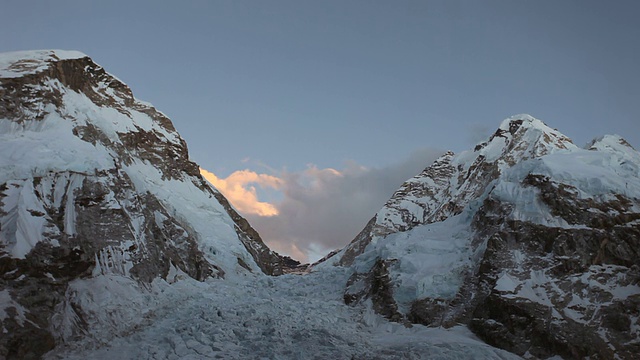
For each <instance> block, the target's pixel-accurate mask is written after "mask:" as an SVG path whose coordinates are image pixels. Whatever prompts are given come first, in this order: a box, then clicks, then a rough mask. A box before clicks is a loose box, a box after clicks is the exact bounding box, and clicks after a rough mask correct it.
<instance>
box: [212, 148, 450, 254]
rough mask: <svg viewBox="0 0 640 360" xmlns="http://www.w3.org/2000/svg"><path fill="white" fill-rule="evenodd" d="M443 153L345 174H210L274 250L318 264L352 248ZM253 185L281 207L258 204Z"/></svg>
mask: <svg viewBox="0 0 640 360" xmlns="http://www.w3.org/2000/svg"><path fill="white" fill-rule="evenodd" d="M441 153H442V151H439V150H434V149H423V150H420V151H416V152H415V153H413V154H412V155H411V156H410V157H409V158H408V159H406V160H405V161H402V162H400V163H397V164H394V165H390V166H386V167H382V168H366V167H363V166H361V165H358V164H356V163H355V162H349V163H347V164H345V167H344V169H341V170H336V169H331V168H325V169H319V168H317V167H316V166H314V165H309V166H308V167H307V169H305V170H304V171H301V172H287V171H281V172H280V173H279V174H276V175H267V174H257V173H255V172H252V171H249V170H242V171H237V172H235V173H233V174H231V175H230V176H229V177H227V178H226V179H218V178H217V177H215V175H213V174H211V173H209V172H206V170H203V175H204V174H205V173H208V174H211V175H213V177H212V176H209V175H205V177H206V178H207V179H208V180H209V181H211V179H210V178H212V179H213V180H214V181H216V182H213V181H211V182H212V183H213V184H214V185H215V186H216V187H217V188H218V189H219V190H220V191H221V192H222V193H223V194H224V195H225V196H226V197H227V198H228V199H229V201H230V202H231V203H232V204H233V205H234V206H235V207H236V208H237V209H238V211H240V212H241V213H242V214H243V215H244V216H245V217H246V218H247V220H249V222H250V223H251V225H252V226H253V227H254V228H255V229H256V230H257V231H258V232H259V233H260V235H261V236H262V238H263V239H264V240H265V242H266V243H267V245H269V247H271V248H272V249H274V250H276V251H278V252H280V253H283V254H287V255H290V256H292V257H293V258H296V259H298V260H301V261H314V260H317V259H318V258H320V257H322V256H324V255H325V254H326V253H327V252H329V251H331V250H334V249H338V248H341V247H343V246H345V245H346V244H347V243H349V242H350V241H351V240H352V239H353V238H354V237H355V236H356V235H357V234H358V232H359V231H360V230H362V228H363V227H364V226H365V225H366V223H367V221H368V220H369V219H370V218H371V217H372V216H373V215H374V214H375V213H376V212H377V211H378V210H379V209H380V208H381V207H382V205H384V203H385V202H386V201H387V200H388V199H389V197H390V196H391V195H392V194H393V192H394V191H395V190H396V189H398V188H399V187H400V185H401V184H402V183H403V182H404V181H405V180H407V179H408V178H410V177H412V176H414V175H416V174H417V173H419V172H420V171H422V170H423V169H424V168H425V167H427V166H429V165H430V164H431V163H432V162H433V161H434V160H435V159H436V157H438V156H439V155H440V154H441ZM251 184H258V185H261V186H266V187H270V188H273V189H277V190H278V191H280V192H282V195H283V199H282V200H281V201H279V202H277V203H267V202H261V201H259V200H258V196H257V192H256V189H255V188H254V187H252V186H251Z"/></svg>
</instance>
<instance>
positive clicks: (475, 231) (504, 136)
mask: <svg viewBox="0 0 640 360" xmlns="http://www.w3.org/2000/svg"><path fill="white" fill-rule="evenodd" d="M329 264H334V265H339V266H347V267H351V268H352V269H353V272H354V274H353V275H352V276H351V278H350V280H349V282H348V284H347V288H346V290H345V294H344V299H345V302H347V303H350V304H353V303H367V302H369V301H370V303H371V304H372V307H373V309H374V310H375V311H377V312H378V313H380V314H382V315H384V316H385V317H387V318H388V319H390V320H393V321H398V322H405V323H418V324H424V325H428V326H444V327H450V326H453V325H456V324H460V323H462V324H466V325H467V326H469V328H470V329H471V330H472V331H474V332H475V333H476V335H478V336H479V337H480V338H481V339H483V340H484V341H486V342H487V343H489V344H491V345H494V346H497V347H501V348H503V349H506V350H509V351H511V352H514V353H516V354H518V355H521V356H524V357H532V358H547V357H551V356H554V355H559V356H561V357H563V358H575V359H581V358H586V357H590V358H591V359H613V358H621V359H632V358H635V357H636V356H637V354H638V353H640V312H639V310H638V309H640V154H639V153H638V152H637V151H635V150H634V149H633V148H632V147H631V146H630V145H629V144H628V143H627V142H626V141H624V139H622V138H620V137H619V136H605V137H602V138H599V139H596V140H594V141H593V142H592V143H591V144H589V145H588V146H587V147H586V148H579V147H577V146H576V145H574V144H573V143H572V141H571V140H570V139H569V138H568V137H566V136H564V135H563V134H561V133H559V132H558V131H557V130H554V129H551V128H549V127H548V126H547V125H545V124H544V123H542V122H541V121H540V120H537V119H535V118H533V117H531V116H528V115H518V116H514V117H512V118H509V119H507V120H505V121H504V122H503V123H502V124H501V125H500V127H499V128H498V130H497V131H496V132H495V133H494V134H493V135H492V136H491V137H490V138H489V139H488V140H487V141H485V142H483V143H480V144H478V145H477V146H476V147H475V149H473V150H472V151H467V152H463V153H460V154H458V155H455V154H453V153H451V152H448V153H446V154H444V155H443V156H442V157H440V158H439V159H438V160H437V161H436V162H435V163H434V164H432V165H431V166H429V167H427V168H426V169H425V170H424V171H423V172H422V173H421V174H419V175H417V176H415V177H414V178H412V179H409V180H408V181H407V182H405V183H404V184H403V185H402V187H401V188H400V189H399V190H398V191H397V192H396V193H395V194H394V195H393V196H392V198H391V199H390V200H389V201H388V202H387V203H386V205H385V206H384V207H383V208H382V209H381V210H380V211H379V212H378V213H377V214H376V215H375V216H374V217H373V219H372V220H371V221H370V222H369V224H368V225H367V226H366V227H365V229H364V230H363V231H362V232H361V233H360V234H359V235H358V236H357V237H356V238H355V239H354V240H353V241H352V242H351V243H350V244H349V245H348V246H347V247H346V248H344V249H343V250H342V251H340V252H339V253H337V254H336V255H334V256H333V257H332V258H330V259H328V260H327V261H326V262H325V263H324V264H323V265H319V267H322V266H328V265H329Z"/></svg>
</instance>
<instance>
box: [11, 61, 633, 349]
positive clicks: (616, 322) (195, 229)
mask: <svg viewBox="0 0 640 360" xmlns="http://www.w3.org/2000/svg"><path fill="white" fill-rule="evenodd" d="M639 178H640V154H638V152H636V151H635V150H634V149H633V148H632V147H631V146H630V145H629V144H627V143H626V142H625V141H624V140H623V139H622V138H620V137H618V136H605V137H602V138H600V139H597V140H595V141H594V142H593V143H591V144H589V145H588V146H587V147H586V148H585V149H583V148H579V147H577V146H575V145H574V144H573V143H572V142H571V140H570V139H568V138H567V137H566V136H564V135H562V134H561V133H559V132H558V131H556V130H553V129H551V128H549V127H547V126H546V125H545V124H543V123H542V122H541V121H539V120H536V119H534V118H532V117H530V116H528V115H519V116H515V117H512V118H510V119H507V120H505V121H504V122H503V123H502V124H501V125H500V127H499V129H498V130H497V131H496V132H495V134H494V135H492V136H491V137H490V138H489V139H488V140H487V141H486V142H484V143H481V144H479V145H478V146H477V147H476V148H475V149H474V150H473V151H467V152H463V153H461V154H458V155H455V154H453V153H450V152H449V153H446V154H444V155H443V156H442V157H441V158H440V159H438V160H437V161H436V162H435V163H434V164H433V165H431V166H430V167H428V168H426V169H425V170H424V171H423V172H422V173H421V174H419V175H417V176H416V177H414V178H412V179H410V180H408V181H407V182H406V183H405V184H403V185H402V187H401V188H400V189H399V190H398V191H397V192H396V193H395V194H394V195H393V197H392V198H391V199H390V200H389V201H388V202H387V204H386V205H385V206H384V207H383V208H382V209H381V210H380V211H379V212H378V213H377V214H376V215H375V216H374V217H373V218H372V220H371V221H370V222H369V224H368V225H367V226H366V228H365V229H364V230H363V231H362V232H361V233H360V234H359V235H358V236H357V237H356V238H355V239H354V240H353V242H352V243H351V244H349V245H348V246H347V247H345V248H344V249H342V250H341V251H339V252H337V253H335V254H332V255H331V256H328V257H327V259H325V260H324V261H323V262H322V263H320V264H317V265H315V266H313V267H311V269H310V270H309V271H308V273H306V274H305V275H294V274H284V275H282V276H279V277H271V276H267V275H280V274H283V273H286V272H287V271H286V270H287V268H288V266H289V265H290V266H295V263H293V262H292V261H291V259H288V258H283V257H281V256H279V255H278V254H276V253H274V252H272V251H270V250H269V249H268V248H267V247H266V246H265V245H264V244H263V242H262V241H261V239H260V236H259V235H258V234H257V233H256V231H255V230H254V229H253V228H251V226H250V225H249V223H248V222H247V221H246V220H245V219H244V218H242V217H241V216H240V215H239V214H238V213H237V212H236V211H235V210H234V209H233V208H232V206H231V205H230V204H229V203H228V201H227V200H226V199H225V198H224V197H223V196H222V195H221V194H220V193H219V192H218V191H217V190H215V189H214V188H213V187H211V186H210V185H209V184H208V183H207V182H206V181H205V180H204V179H203V178H202V177H201V176H200V174H199V168H198V166H197V165H196V164H195V163H193V162H191V161H190V160H189V158H188V153H187V147H186V144H185V143H184V141H183V140H182V139H181V138H180V136H179V135H178V134H177V132H176V131H175V129H174V128H173V125H172V124H171V121H170V120H169V119H168V118H167V117H166V116H164V115H163V114H162V113H160V112H159V111H157V110H156V109H155V108H154V107H153V106H151V105H150V104H147V103H144V102H141V101H139V100H137V99H135V98H134V97H133V95H132V93H131V90H130V89H129V88H128V87H127V86H126V85H125V84H124V83H123V82H121V81H120V80H118V79H117V78H115V77H114V76H112V75H109V74H108V73H106V72H105V71H104V69H102V68H101V67H100V66H99V65H97V64H95V63H94V62H93V61H92V60H91V59H90V58H89V57H87V56H86V55H84V54H81V53H78V52H69V51H58V50H56V51H51V50H47V51H30V52H19V53H7V54H0V359H4V358H7V359H37V358H41V357H44V358H47V359H86V358H91V359H113V358H119V359H140V358H148V359H183V358H192V359H208V358H225V359H247V358H270V359H271V358H273V359H318V358H336V359H340V358H346V359H349V358H351V359H407V358H411V359H418V358H428V359H516V358H519V356H518V355H521V356H524V357H529V358H535V357H537V358H547V357H549V356H553V355H559V356H561V357H563V358H583V357H591V358H592V359H598V358H600V359H609V358H616V357H617V358H622V359H630V358H634V357H635V356H636V354H638V353H640V320H639V318H640V313H639V311H638V309H640V256H639V255H640V254H639V252H640V180H639ZM333 265H336V266H333ZM483 341H484V342H483ZM498 348H502V349H506V350H508V351H510V352H511V353H510V352H507V351H505V350H502V349H498ZM514 353H515V354H518V355H514Z"/></svg>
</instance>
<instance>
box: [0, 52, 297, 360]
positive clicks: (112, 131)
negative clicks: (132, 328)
mask: <svg viewBox="0 0 640 360" xmlns="http://www.w3.org/2000/svg"><path fill="white" fill-rule="evenodd" d="M283 267H286V265H285V264H284V262H283V258H282V257H280V256H279V255H278V254H276V253H274V252H272V251H270V250H269V249H268V248H267V247H266V246H265V245H264V243H263V242H262V240H261V239H260V236H259V235H258V234H257V232H256V231H255V230H254V229H253V228H252V227H251V226H250V225H249V224H248V222H247V221H246V220H245V219H244V218H242V217H241V216H240V215H239V214H238V213H237V212H236V211H235V210H234V209H233V208H232V207H231V206H230V205H229V203H228V201H227V200H226V199H225V198H224V197H223V196H222V195H221V194H220V193H219V192H218V191H217V190H216V189H214V188H213V187H212V186H211V185H209V184H208V183H207V182H206V181H205V180H204V179H203V178H202V177H201V176H200V173H199V168H198V166H197V165H196V164H195V163H194V162H192V161H190V160H189V156H188V151H187V146H186V144H185V142H184V140H183V139H182V138H181V137H180V136H179V135H178V133H177V132H176V130H175V129H174V127H173V125H172V123H171V121H170V120H169V119H168V118H167V117H166V116H165V115H163V114H162V113H161V112H159V111H157V110H156V109H155V108H154V107H153V106H151V105H150V104H147V103H144V102H141V101H139V100H137V99H135V98H134V96H133V94H132V92H131V90H130V89H129V88H128V87H127V86H126V85H125V84H124V83H123V82H121V81H120V80H118V79H117V78H115V77H114V76H112V75H110V74H108V73H107V72H105V70H104V69H103V68H102V67H100V66H99V65H97V64H96V63H94V62H93V61H92V60H91V59H90V58H89V57H88V56H86V55H84V54H81V53H78V52H68V51H31V52H18V53H6V54H1V55H0V333H1V334H2V336H0V358H8V359H11V358H20V359H27V358H37V357H39V356H40V355H41V354H43V353H44V352H46V351H48V350H50V349H51V348H52V347H54V346H55V345H56V344H58V343H61V342H65V341H68V340H72V339H74V338H77V337H81V336H86V335H87V333H88V332H89V325H90V324H91V322H92V321H102V320H100V319H97V318H96V317H97V316H98V315H96V313H91V311H90V309H89V308H88V307H85V308H83V303H82V301H84V300H81V298H82V299H85V300H86V299H91V301H93V302H94V305H95V304H98V303H99V301H98V299H97V298H98V297H99V294H102V293H99V291H98V290H97V285H96V286H92V285H91V279H93V278H96V277H98V276H101V275H110V276H111V275H114V276H122V277H123V278H127V279H133V280H134V281H135V283H134V285H131V286H134V287H136V286H137V287H139V288H144V286H145V285H144V284H150V283H152V282H153V281H154V279H165V280H167V281H171V280H172V277H175V276H178V275H179V274H182V275H181V276H190V277H192V278H194V279H198V280H204V279H207V278H209V277H234V276H241V275H242V274H243V273H260V272H264V273H266V274H270V275H277V274H281V273H282V272H283ZM87 281H88V283H87ZM80 283H82V284H83V285H82V288H83V289H84V290H82V292H83V295H82V296H84V297H82V296H78V293H79V291H80V290H79V288H78V286H79V284H80ZM87 284H89V285H87ZM135 284H138V285H135ZM127 286H128V285H127ZM92 291H96V293H92ZM87 294H89V295H87ZM92 294H93V295H92ZM103 295H104V294H103ZM91 296H93V298H92V297H91ZM107 296H112V295H108V294H107ZM125 306H126V305H125ZM105 321H107V320H105Z"/></svg>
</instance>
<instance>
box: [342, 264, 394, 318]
mask: <svg viewBox="0 0 640 360" xmlns="http://www.w3.org/2000/svg"><path fill="white" fill-rule="evenodd" d="M389 264H390V263H389V262H388V261H385V260H382V259H378V260H377V261H376V263H375V265H373V268H372V269H371V271H370V272H367V273H362V274H359V273H355V274H353V275H352V276H351V277H350V278H349V281H348V282H347V290H346V291H345V293H344V302H345V304H347V305H350V304H355V303H359V302H361V301H363V300H366V299H371V302H372V303H373V309H374V310H375V311H376V312H377V313H378V314H380V315H382V316H384V317H386V318H387V319H389V320H391V321H395V322H402V320H403V316H402V314H400V313H399V312H398V306H397V304H396V303H395V301H394V300H393V288H392V287H393V283H392V281H391V278H390V277H389V270H388V266H389Z"/></svg>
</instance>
